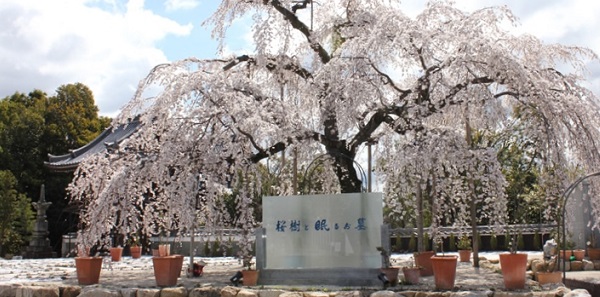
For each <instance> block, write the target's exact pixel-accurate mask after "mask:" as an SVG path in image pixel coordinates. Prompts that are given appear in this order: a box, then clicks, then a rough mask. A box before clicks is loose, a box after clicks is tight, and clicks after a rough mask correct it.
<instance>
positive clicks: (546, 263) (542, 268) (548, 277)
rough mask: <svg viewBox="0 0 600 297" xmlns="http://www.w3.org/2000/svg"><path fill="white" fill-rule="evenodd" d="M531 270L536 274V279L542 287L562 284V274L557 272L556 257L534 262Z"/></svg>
mask: <svg viewBox="0 0 600 297" xmlns="http://www.w3.org/2000/svg"><path fill="white" fill-rule="evenodd" d="M531 270H532V271H533V272H534V276H535V279H536V281H537V282H538V283H539V284H540V285H544V284H556V283H561V282H562V273H561V272H560V271H558V270H557V263H556V256H553V257H552V258H550V259H548V260H545V259H542V260H534V261H532V262H531Z"/></svg>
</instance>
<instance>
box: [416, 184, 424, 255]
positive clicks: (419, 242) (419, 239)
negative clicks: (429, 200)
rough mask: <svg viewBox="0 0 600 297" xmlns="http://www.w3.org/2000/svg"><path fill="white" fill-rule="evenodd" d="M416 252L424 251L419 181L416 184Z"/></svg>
mask: <svg viewBox="0 0 600 297" xmlns="http://www.w3.org/2000/svg"><path fill="white" fill-rule="evenodd" d="M416 198H417V250H418V251H419V252H424V251H425V245H424V244H423V220H424V218H423V193H422V192H421V181H419V182H418V183H417V197H416Z"/></svg>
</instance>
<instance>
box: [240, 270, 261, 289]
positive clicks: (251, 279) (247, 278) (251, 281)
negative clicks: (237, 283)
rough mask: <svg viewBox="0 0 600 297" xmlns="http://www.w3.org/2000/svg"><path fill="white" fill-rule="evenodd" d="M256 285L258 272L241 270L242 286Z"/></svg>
mask: <svg viewBox="0 0 600 297" xmlns="http://www.w3.org/2000/svg"><path fill="white" fill-rule="evenodd" d="M257 283H258V270H242V284H243V285H244V286H256V284H257Z"/></svg>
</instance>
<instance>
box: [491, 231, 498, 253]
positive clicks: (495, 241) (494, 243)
mask: <svg viewBox="0 0 600 297" xmlns="http://www.w3.org/2000/svg"><path fill="white" fill-rule="evenodd" d="M490 249H491V250H492V251H496V250H498V236H496V234H492V236H491V237H490Z"/></svg>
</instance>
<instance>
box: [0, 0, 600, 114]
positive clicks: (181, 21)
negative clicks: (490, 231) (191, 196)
mask: <svg viewBox="0 0 600 297" xmlns="http://www.w3.org/2000/svg"><path fill="white" fill-rule="evenodd" d="M424 2H425V1H423V0H406V1H402V2H401V3H402V6H403V8H404V9H405V13H407V14H408V15H415V14H416V13H418V12H419V11H420V10H421V9H422V8H423V6H424ZM456 2H457V7H458V8H461V9H465V10H473V9H476V8H482V7H485V6H491V5H507V6H508V7H509V8H510V9H511V10H512V11H513V12H514V13H515V15H516V16H517V17H518V18H519V19H520V22H521V24H522V27H521V28H520V29H519V30H520V31H521V32H527V33H530V34H533V35H535V36H537V37H539V38H541V39H542V40H544V41H546V42H548V43H554V42H558V43H563V44H568V45H580V46H586V47H589V48H591V49H593V50H594V51H596V53H600V34H598V30H599V29H600V18H598V17H597V15H600V1H587V0H527V1H521V0H458V1H456ZM219 3H220V1H217V0H164V1H163V0H147V1H144V0H52V1H40V0H2V1H1V2H0V65H2V66H1V67H0V98H4V97H6V96H9V95H12V94H13V93H14V92H17V91H18V92H23V93H28V92H30V91H32V90H34V89H40V90H42V91H45V92H46V93H48V94H49V95H54V94H55V90H56V88H58V87H59V86H60V85H63V84H68V83H75V82H81V83H83V84H85V85H87V86H88V87H90V89H91V90H92V91H93V93H94V97H95V100H96V104H97V105H98V107H99V108H100V113H101V114H102V115H107V116H114V115H116V114H117V113H118V110H119V109H120V108H121V107H122V106H123V105H124V104H125V103H126V102H127V101H129V100H130V99H131V97H132V96H133V94H134V92H135V89H136V87H137V84H138V82H139V81H140V80H141V79H143V78H144V77H145V76H146V74H147V73H148V71H149V70H150V69H152V67H154V66H155V65H157V64H160V63H165V62H168V61H174V60H179V59H183V58H186V57H192V56H193V57H197V58H214V57H217V43H216V42H215V41H214V40H212V39H211V37H210V34H211V29H212V28H206V27H203V26H201V24H202V22H203V21H204V20H206V19H207V18H208V17H209V16H210V15H211V14H212V13H213V12H214V11H215V10H216V8H217V6H218V4H219ZM248 25H249V24H248V23H247V22H244V21H241V22H238V23H236V24H235V26H233V27H232V28H231V30H230V32H229V33H228V35H227V44H226V47H225V51H226V52H227V53H236V54H241V53H248V50H251V49H252V44H251V42H249V41H248V33H249V31H248V30H249V29H248ZM589 67H590V71H591V73H590V77H589V87H590V88H591V89H592V90H593V91H595V92H596V94H597V95H599V96H600V64H599V63H598V62H595V63H592V64H590V66H589Z"/></svg>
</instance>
